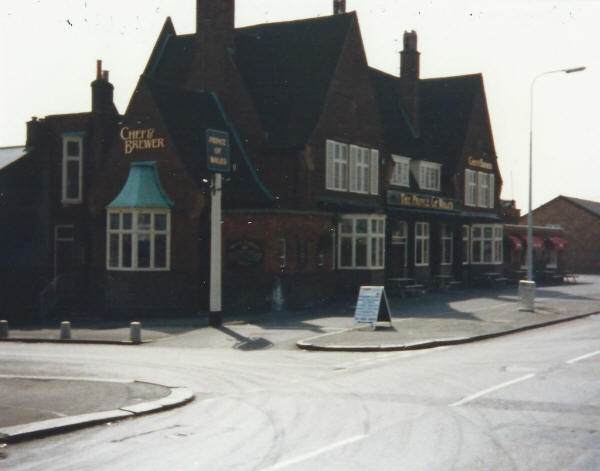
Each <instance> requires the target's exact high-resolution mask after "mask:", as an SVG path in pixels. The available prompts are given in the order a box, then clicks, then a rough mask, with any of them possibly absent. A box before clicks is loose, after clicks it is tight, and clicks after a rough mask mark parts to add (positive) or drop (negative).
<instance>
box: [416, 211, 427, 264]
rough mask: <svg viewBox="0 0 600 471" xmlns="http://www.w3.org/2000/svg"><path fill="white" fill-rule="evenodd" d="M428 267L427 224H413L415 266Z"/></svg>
mask: <svg viewBox="0 0 600 471" xmlns="http://www.w3.org/2000/svg"><path fill="white" fill-rule="evenodd" d="M426 265H429V223H428V222H416V223H415V266H426Z"/></svg>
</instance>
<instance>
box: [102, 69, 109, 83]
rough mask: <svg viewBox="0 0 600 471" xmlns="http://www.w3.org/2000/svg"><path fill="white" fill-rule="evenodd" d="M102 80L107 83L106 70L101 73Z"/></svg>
mask: <svg viewBox="0 0 600 471" xmlns="http://www.w3.org/2000/svg"><path fill="white" fill-rule="evenodd" d="M102 80H104V81H105V82H108V70H103V71H102Z"/></svg>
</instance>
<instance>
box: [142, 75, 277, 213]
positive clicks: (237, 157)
mask: <svg viewBox="0 0 600 471" xmlns="http://www.w3.org/2000/svg"><path fill="white" fill-rule="evenodd" d="M147 84H148V87H149V89H150V93H151V94H152V97H153V98H154V101H155V103H156V105H157V107H158V110H159V112H160V114H161V116H162V118H163V120H164V122H165V125H166V126H167V130H168V132H169V135H170V136H171V138H172V140H173V143H174V145H175V147H176V148H177V153H178V155H179V156H180V158H181V159H182V161H183V163H184V165H185V166H186V169H187V170H188V172H189V173H190V174H191V175H192V177H193V178H194V179H195V181H196V182H200V181H202V180H203V179H206V178H207V177H208V176H209V173H208V171H207V169H206V129H207V128H210V129H217V130H223V131H227V132H229V134H230V136H231V139H230V146H231V158H232V162H234V163H235V164H236V165H237V170H236V174H235V182H236V190H235V194H236V196H237V197H238V199H240V201H241V202H245V203H248V204H250V203H252V202H260V203H263V204H264V203H268V202H271V201H273V196H272V195H271V193H270V192H269V191H268V190H267V189H266V188H265V187H264V185H263V184H262V182H261V181H260V179H259V178H258V176H257V174H256V171H255V169H254V167H253V166H252V164H251V161H250V158H249V156H248V155H247V154H246V150H245V148H244V146H243V143H242V142H241V140H240V138H239V136H238V135H237V131H236V129H235V127H234V126H233V124H232V123H231V122H230V121H229V120H228V119H227V117H226V116H225V112H224V110H223V107H222V106H221V103H220V101H219V99H218V97H217V95H216V94H214V93H210V92H201V91H196V90H190V89H185V88H181V87H177V86H173V85H171V84H166V83H162V82H157V81H154V80H148V81H147ZM228 196H229V192H228V191H227V185H226V186H225V191H224V199H225V201H228Z"/></svg>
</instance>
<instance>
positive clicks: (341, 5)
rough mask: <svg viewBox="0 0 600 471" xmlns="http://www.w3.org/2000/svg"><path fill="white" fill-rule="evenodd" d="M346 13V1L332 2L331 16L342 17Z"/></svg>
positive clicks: (337, 0) (336, 0)
mask: <svg viewBox="0 0 600 471" xmlns="http://www.w3.org/2000/svg"><path fill="white" fill-rule="evenodd" d="M344 13H346V0H333V14H334V15H343V14H344Z"/></svg>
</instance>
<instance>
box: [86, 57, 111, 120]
mask: <svg viewBox="0 0 600 471" xmlns="http://www.w3.org/2000/svg"><path fill="white" fill-rule="evenodd" d="M114 88H115V87H113V85H112V84H111V83H110V82H109V81H108V70H102V61H101V60H98V61H96V80H94V81H93V82H92V113H109V114H114V113H116V108H115V105H114V103H113V91H114Z"/></svg>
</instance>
